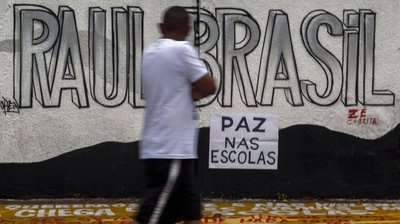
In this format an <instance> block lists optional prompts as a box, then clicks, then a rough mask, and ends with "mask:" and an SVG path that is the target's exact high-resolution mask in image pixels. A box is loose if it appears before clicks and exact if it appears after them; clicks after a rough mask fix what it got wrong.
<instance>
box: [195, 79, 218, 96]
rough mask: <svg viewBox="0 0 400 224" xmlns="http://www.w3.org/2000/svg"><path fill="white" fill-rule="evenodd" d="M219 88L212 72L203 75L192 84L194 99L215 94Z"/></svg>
mask: <svg viewBox="0 0 400 224" xmlns="http://www.w3.org/2000/svg"><path fill="white" fill-rule="evenodd" d="M216 90H217V88H216V86H215V82H214V79H213V78H212V77H211V75H210V74H207V75H205V76H203V77H202V78H201V79H199V80H197V81H196V82H194V83H193V84H192V97H193V100H194V101H198V100H200V99H203V98H206V97H207V96H210V95H213V94H214V93H215V92H216Z"/></svg>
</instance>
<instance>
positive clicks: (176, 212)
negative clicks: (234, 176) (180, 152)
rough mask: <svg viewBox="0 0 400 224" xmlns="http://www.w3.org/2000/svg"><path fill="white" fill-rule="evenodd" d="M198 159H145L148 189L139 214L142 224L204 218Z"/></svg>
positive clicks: (170, 222)
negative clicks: (198, 183) (198, 179)
mask: <svg viewBox="0 0 400 224" xmlns="http://www.w3.org/2000/svg"><path fill="white" fill-rule="evenodd" d="M196 162H197V160H194V159H182V160H169V159H148V160H144V164H145V172H146V177H147V180H146V188H145V191H144V195H143V197H142V201H141V204H140V208H139V212H138V215H137V217H136V220H137V221H138V222H139V223H140V224H145V223H146V224H147V223H153V224H155V223H162V224H172V223H176V222H178V221H182V220H186V221H190V220H200V218H201V201H200V195H199V193H198V188H197V182H196V180H195V179H196V173H197V172H196Z"/></svg>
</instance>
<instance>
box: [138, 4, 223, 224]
mask: <svg viewBox="0 0 400 224" xmlns="http://www.w3.org/2000/svg"><path fill="white" fill-rule="evenodd" d="M189 22H190V21H189V15H188V13H187V12H186V11H185V9H184V8H182V7H177V6H174V7H171V8H169V9H168V10H167V11H166V12H165V13H164V17H163V22H162V23H161V24H160V31H161V33H162V38H161V39H159V40H157V41H156V42H155V43H153V44H152V45H151V46H150V47H149V48H147V49H146V50H145V52H144V54H143V62H142V74H143V75H142V83H143V89H144V94H145V97H146V115H145V122H144V128H143V138H142V142H141V145H140V152H139V156H140V159H142V160H143V161H144V165H145V170H146V178H147V180H146V189H145V193H144V195H143V198H142V201H141V205H140V209H139V213H138V215H137V218H136V221H137V222H138V223H141V224H143V223H152V224H155V223H161V224H170V223H175V222H178V221H185V223H200V218H201V201H200V196H199V192H198V189H197V187H196V181H195V170H194V169H195V162H196V159H197V120H196V115H195V107H194V103H193V102H194V101H196V100H199V99H202V98H204V97H207V96H209V95H212V94H214V93H215V91H216V87H215V84H214V80H213V78H212V77H211V76H210V75H209V73H208V71H207V68H206V66H205V65H204V63H203V62H202V61H201V60H200V59H199V57H198V54H197V52H196V51H195V49H194V48H193V47H192V46H191V44H190V43H189V42H187V41H185V39H186V37H187V36H188V34H189V31H190V25H189Z"/></svg>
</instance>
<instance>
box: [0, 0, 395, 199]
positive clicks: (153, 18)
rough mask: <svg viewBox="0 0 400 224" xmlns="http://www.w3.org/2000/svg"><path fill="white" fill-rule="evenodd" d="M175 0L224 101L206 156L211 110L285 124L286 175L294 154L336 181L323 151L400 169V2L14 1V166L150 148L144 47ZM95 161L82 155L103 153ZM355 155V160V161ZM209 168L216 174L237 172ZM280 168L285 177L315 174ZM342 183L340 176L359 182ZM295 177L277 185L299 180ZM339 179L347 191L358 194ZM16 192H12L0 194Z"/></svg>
mask: <svg viewBox="0 0 400 224" xmlns="http://www.w3.org/2000/svg"><path fill="white" fill-rule="evenodd" d="M173 5H182V6H184V7H185V8H186V9H187V11H188V12H189V14H190V16H191V19H192V21H191V25H192V27H193V31H192V33H191V35H190V36H189V38H188V39H187V40H188V41H190V42H192V43H193V45H194V46H195V48H196V49H197V50H198V53H199V55H200V57H201V59H202V60H203V61H204V63H205V64H206V66H207V67H208V69H209V70H210V72H211V73H212V75H213V77H214V78H215V80H216V84H217V86H218V92H217V94H215V95H213V96H210V97H208V98H206V99H202V100H201V101H200V102H196V106H197V110H198V114H199V124H200V128H201V132H200V133H201V135H200V142H199V151H201V150H203V151H202V152H200V153H204V152H208V143H209V142H208V141H209V126H210V118H211V115H213V114H215V113H242V114H267V115H269V114H271V115H274V116H277V117H278V118H279V159H277V160H276V161H279V163H281V162H282V164H286V165H282V166H281V165H280V164H279V166H278V171H277V172H286V171H287V170H286V169H289V167H288V165H287V164H289V163H288V160H290V161H291V164H292V165H291V166H296V165H294V164H297V162H298V161H297V159H298V158H302V160H301V161H300V162H299V163H300V164H303V165H304V167H306V168H304V167H296V169H295V170H298V171H299V170H303V169H304V170H305V171H307V167H313V168H315V167H319V168H320V170H321V172H325V173H328V172H329V171H327V170H325V169H324V167H336V163H334V164H330V165H331V166H327V165H326V164H322V163H323V160H322V159H321V155H324V156H325V155H330V157H334V161H335V162H337V164H342V163H343V161H342V159H339V157H338V158H336V157H335V155H336V154H337V155H339V154H340V153H341V152H345V153H344V154H345V155H346V156H351V155H360V157H362V158H363V160H365V161H372V159H371V158H370V157H368V156H369V155H375V157H374V158H378V157H379V162H377V161H375V160H373V161H372V162H371V163H374V164H375V163H376V164H377V165H376V166H377V167H380V166H385V167H386V166H389V165H390V164H392V163H391V162H390V161H387V160H386V158H397V157H396V156H398V154H396V153H394V151H393V150H395V149H396V150H397V148H398V140H397V139H398V127H399V125H398V124H399V123H400V107H399V104H400V99H399V94H400V88H399V86H400V79H398V78H397V76H398V73H399V71H400V63H398V62H399V60H400V54H399V52H400V51H399V46H400V42H399V40H400V23H398V22H397V21H398V19H399V15H398V10H400V2H398V1H396V0H380V1H378V0H373V1H368V2H365V1H357V0H355V1H351V2H349V1H345V0H339V1H335V3H332V2H331V1H328V0H326V1H325V0H318V1H317V0H307V1H303V4H299V2H298V1H296V0H282V1H268V2H266V1H261V0H260V1H259V0H253V1H246V2H245V1H236V0H235V1H224V0H219V1H215V0H197V1H194V0H193V1H183V0H171V1H161V2H160V1H155V0H149V1H127V0H121V1H106V0H100V1H96V2H93V1H89V2H80V1H76V0H67V1H61V0H55V1H45V2H41V3H38V1H37V0H15V1H11V0H0V29H1V30H2V31H3V32H0V65H1V67H0V112H1V113H0V126H1V127H3V128H2V129H0V136H1V140H2V141H1V146H0V171H1V172H2V173H6V174H7V173H10V172H9V170H8V169H9V166H7V164H14V163H15V164H35V163H40V164H48V163H49V164H52V161H58V162H57V164H60V162H59V160H58V159H61V158H62V159H65V161H69V162H71V161H74V160H72V159H70V158H72V157H73V158H75V157H74V156H75V153H82V152H83V151H85V150H89V151H91V150H92V149H93V151H91V152H92V153H94V155H95V156H93V158H97V156H98V157H102V156H104V158H114V157H112V156H110V154H112V153H114V151H113V152H112V153H110V152H108V151H107V150H116V151H118V150H120V151H118V153H121V154H118V155H124V156H123V159H127V158H128V156H126V155H127V151H125V150H128V148H129V149H131V150H133V153H136V150H137V143H138V142H139V141H140V139H141V131H142V122H143V120H144V108H145V106H146V102H145V98H144V96H143V94H142V86H141V60H142V53H143V50H144V49H145V48H146V47H147V46H149V45H150V44H151V43H152V42H154V41H155V40H156V39H158V38H160V34H159V32H158V28H157V24H158V23H159V22H160V18H161V14H162V11H163V10H164V9H165V8H167V7H169V6H173ZM292 143H293V145H291V144H292ZM295 143H296V144H295ZM330 143H332V145H333V146H332V147H333V148H332V150H331V151H330V149H331V148H330V147H331V144H330ZM378 143H379V144H378ZM356 144H358V145H356ZM382 144H383V145H386V146H387V148H384V149H383V148H381V147H382ZM377 145H380V146H379V147H378V146H377ZM364 146H365V147H364ZM105 147H108V148H107V149H106V148H105ZM356 149H357V150H358V149H359V150H365V151H362V152H358V151H357V152H355V151H354V150H356ZM102 150H104V151H102ZM379 150H381V151H379ZM97 151H101V152H103V153H104V154H101V155H97V154H95V152H97ZM106 151H107V153H110V154H107V153H106ZM349 151H350V152H351V153H350V154H349V155H347V154H346V152H349ZM85 152H86V151H85ZM389 152H390V153H389ZM296 153H297V154H296ZM302 153H304V154H302ZM307 153H312V154H313V155H314V156H315V158H314V157H312V156H309V155H308V154H307ZM385 153H389V154H385ZM87 155H88V154H85V155H84V156H82V158H91V157H90V156H89V157H86V156H87ZM291 155H297V157H295V156H291ZM378 155H379V156H378ZM385 155H386V156H385ZM70 156H72V157H70ZM131 156H132V155H131ZM203 156H204V158H207V157H208V156H207V155H203ZM79 158H81V156H79ZM114 159H115V160H117V159H116V158H114ZM119 159H121V158H119ZM325 159H326V160H328V159H327V158H325ZM330 159H331V158H329V160H330ZM353 159H354V158H351V159H349V160H348V161H351V164H352V165H353V164H354V160H353ZM369 159H371V160H369ZM294 160H296V161H294ZM60 161H61V160H60ZM62 161H64V160H62ZM136 162H137V161H136V160H135V165H134V166H136ZM61 163H62V162H61ZM72 163H73V162H72ZM127 163H128V162H127ZM349 163H350V162H349ZM90 164H92V163H90ZM310 164H312V166H311V165H310ZM360 164H361V163H360ZM379 164H384V165H379ZM2 165H4V167H3V168H2ZM75 165H76V164H75ZM203 165H204V164H203ZM391 166H392V165H391ZM121 167H124V166H122V165H121V166H120V168H121ZM204 167H207V166H205V165H204ZM204 167H203V168H204ZM64 168H65V167H64ZM136 168H137V167H136ZM139 168H140V167H139ZM139 168H138V169H139ZM290 168H293V167H290ZM2 169H5V170H7V171H5V170H2ZM40 169H42V168H40ZM52 169H54V167H52ZM82 169H83V168H82ZM121 169H122V168H121ZM371 169H372V168H371ZM388 169H389V168H388V167H386V168H381V170H382V172H384V171H385V172H386V171H387V170H388ZM390 169H393V173H391V172H386V173H385V175H386V174H387V175H389V174H392V175H391V176H394V177H395V178H397V177H398V171H397V168H393V167H391V168H390ZM29 170H34V169H29ZM100 170H102V169H100ZM204 170H206V171H204ZM282 170H283V171H282ZM354 170H359V171H360V172H363V169H361V168H360V169H356V168H354ZM103 171H104V172H108V171H106V170H103ZM203 171H204V172H206V173H207V172H209V173H207V176H210V177H212V176H213V175H215V176H218V175H217V174H216V173H212V172H224V171H212V172H211V171H208V170H207V168H204V169H203ZM314 171H315V170H312V172H314ZM32 172H33V171H32ZM63 172H64V171H63ZM93 172H95V171H93ZM96 172H97V171H96ZM121 172H125V171H121ZM299 172H300V171H299ZM310 172H311V171H310ZM11 173H13V172H11ZM38 173H43V172H42V170H41V171H40V172H39V171H38ZM279 174H280V175H278V177H277V180H279V181H281V180H282V181H283V179H285V178H286V179H290V178H292V177H293V178H295V177H296V176H299V177H300V176H301V175H298V174H296V175H292V174H291V173H290V171H287V173H284V174H282V173H279ZM7 175H8V174H7ZM49 175H50V174H49ZM229 175H230V173H225V174H224V176H226V177H227V178H228V177H229ZM232 175H233V174H232ZM257 175H258V174H257ZM260 175H261V174H260ZM285 175H288V176H285ZM343 175H344V176H346V175H347V174H346V175H345V174H343ZM349 175H350V174H349ZM385 175H384V174H382V173H381V175H377V176H380V177H382V176H385ZM10 176H11V175H10ZM28 176H35V174H32V175H28ZM250 176H251V175H249V177H250ZM282 176H285V177H282ZM304 176H307V175H306V174H305V175H304ZM354 176H360V174H359V173H357V174H354ZM361 176H362V175H361ZM365 176H366V175H365ZM257 177H258V179H260V180H262V179H263V177H264V176H257ZM289 177H290V178H289ZM341 177H342V176H336V179H338V180H342V179H346V180H348V179H349V178H341ZM235 178H236V176H232V177H231V180H236V179H235ZM318 178H320V177H318ZM0 179H2V180H4V181H6V180H7V178H6V177H4V176H2V177H1V178H0ZM286 179H285V181H283V182H279V184H278V182H277V183H276V185H277V186H278V185H279V186H285V184H288V183H289V181H286ZM62 181H65V180H62ZM62 181H61V182H62ZM26 182H29V181H26ZM80 182H82V183H84V180H80ZM377 182H380V181H377ZM360 183H361V182H360ZM368 183H369V182H368ZM235 184H236V182H235ZM312 184H314V182H313V183H312ZM312 184H309V185H312ZM0 185H1V183H0ZM338 185H339V186H338ZM338 185H335V186H336V188H335V189H338V190H337V191H338V192H342V191H341V190H340V189H341V188H340V186H347V185H340V183H339V184H338ZM360 185H361V184H360ZM4 186H5V185H4ZM99 186H100V185H99ZM324 186H325V185H324ZM349 186H350V185H349ZM351 186H353V185H351ZM387 186H392V185H390V184H387ZM204 187H205V188H204V189H208V190H207V191H206V192H219V191H217V190H215V189H214V188H212V186H208V185H207V183H204ZM237 187H240V186H237ZM396 187H397V185H396V186H392V188H391V189H396ZM289 188H290V187H288V189H289ZM316 188H317V186H316ZM32 189H34V188H32ZM110 189H112V188H110ZM320 189H327V188H326V187H320ZM6 190H7V189H0V197H1V192H6ZM114 190H115V189H114ZM314 190H315V189H314ZM38 191H40V190H38ZM232 191H235V189H233V190H232ZM24 192H29V191H24ZM115 192H118V191H117V190H115ZM243 192H245V191H243ZM304 192H308V191H307V189H306V190H305V191H304ZM317 192H318V191H317ZM384 192H390V190H388V191H384ZM31 193H32V192H31ZM219 193H221V192H219ZM248 193H249V192H248ZM250 193H251V192H250ZM250 193H249V194H250ZM323 193H324V192H320V194H319V196H321V195H324V194H323ZM32 194H34V192H33V193H32ZM212 194H214V193H212ZM221 194H222V193H221ZM304 195H307V193H304ZM210 196H217V197H219V195H210Z"/></svg>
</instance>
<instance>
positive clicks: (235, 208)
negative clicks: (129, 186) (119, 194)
mask: <svg viewBox="0 0 400 224" xmlns="http://www.w3.org/2000/svg"><path fill="white" fill-rule="evenodd" d="M137 209H138V203H136V202H133V203H130V202H118V203H76V202H67V203H43V202H39V203H32V202H29V203H25V202H23V203H20V202H16V203H13V202H7V203H3V204H0V224H28V223H29V224H50V223H56V224H63V223H70V224H72V223H74V224H78V223H79V224H81V223H92V224H94V223H103V224H105V223H109V224H111V223H115V224H128V223H132V218H133V217H135V214H136V212H137ZM202 221H203V222H204V223H224V224H230V223H232V224H234V223H245V224H251V223H258V224H260V223H290V224H307V223H328V224H353V223H354V224H355V223H358V224H367V223H368V224H374V223H400V202H399V201H393V202H385V203H377V202H365V203H344V202H339V203H337V202H335V203H333V202H326V203H325V202H308V203H301V202H293V203H292V202H253V201H251V202H249V201H246V202H231V201H230V202H220V201H218V202H216V201H215V202H214V201H205V202H204V203H203V219H202Z"/></svg>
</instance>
